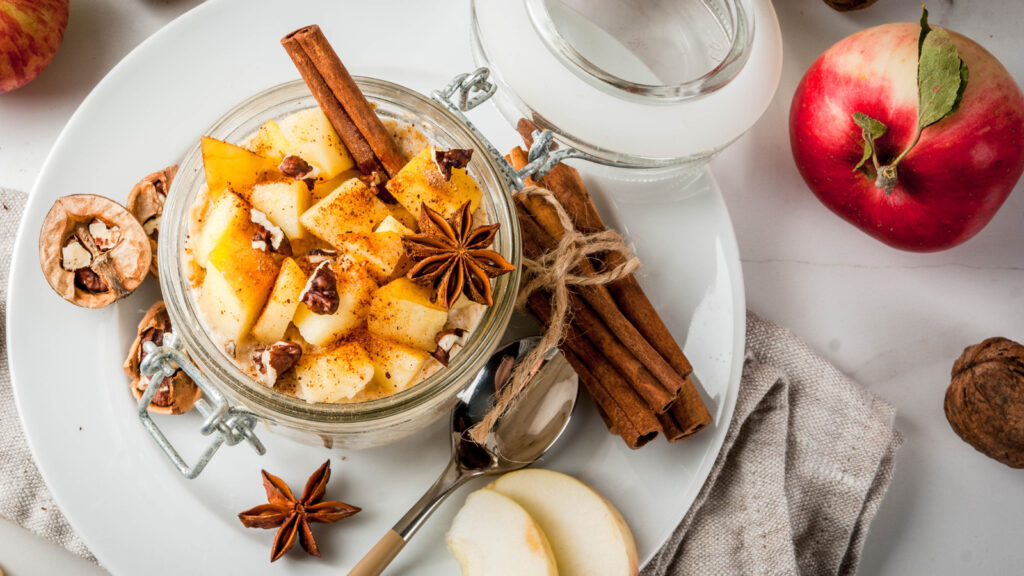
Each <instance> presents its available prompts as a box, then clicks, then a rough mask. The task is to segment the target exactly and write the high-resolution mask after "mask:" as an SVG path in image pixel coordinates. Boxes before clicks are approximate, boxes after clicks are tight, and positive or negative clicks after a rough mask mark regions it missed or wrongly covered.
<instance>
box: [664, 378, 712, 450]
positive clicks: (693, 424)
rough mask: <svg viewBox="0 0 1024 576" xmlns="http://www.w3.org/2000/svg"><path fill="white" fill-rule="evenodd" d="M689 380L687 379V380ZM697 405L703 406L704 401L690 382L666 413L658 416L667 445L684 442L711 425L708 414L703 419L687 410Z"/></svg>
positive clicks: (698, 413)
mask: <svg viewBox="0 0 1024 576" xmlns="http://www.w3.org/2000/svg"><path fill="white" fill-rule="evenodd" d="M689 379H690V378H689V377H687V380H689ZM697 405H699V406H704V400H703V399H702V398H701V397H700V395H699V394H698V393H697V388H696V386H694V385H693V383H692V382H691V383H690V385H689V386H686V387H684V388H683V390H682V392H680V396H679V398H678V399H677V400H676V402H675V403H674V404H672V407H671V408H669V410H668V412H665V413H664V414H658V422H660V423H661V428H662V430H664V432H665V439H666V440H668V441H669V443H675V442H679V441H680V440H686V439H687V438H689V437H690V436H693V435H694V434H696V433H697V432H700V431H701V430H702V429H704V427H705V426H707V425H708V424H710V423H711V415H710V414H708V415H707V417H704V416H703V415H702V414H701V412H700V411H697V410H693V409H692V408H688V407H692V406H697ZM705 411H706V410H705Z"/></svg>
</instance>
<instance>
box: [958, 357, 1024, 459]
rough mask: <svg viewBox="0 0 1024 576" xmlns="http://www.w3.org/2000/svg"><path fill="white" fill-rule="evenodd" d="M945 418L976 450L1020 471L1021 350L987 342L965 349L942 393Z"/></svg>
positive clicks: (1023, 417)
mask: <svg viewBox="0 0 1024 576" xmlns="http://www.w3.org/2000/svg"><path fill="white" fill-rule="evenodd" d="M945 410H946V419H947V420H949V424H950V426H952V427H953V431H954V432H956V433H957V435H959V436H960V437H961V438H962V439H963V440H964V441H965V442H967V443H968V444H970V445H971V446H974V448H975V449H977V450H978V451H979V452H981V453H983V454H985V455H986V456H989V457H990V458H994V459H996V460H998V461H1000V462H1002V463H1003V464H1006V465H1007V466H1010V467H1013V468H1024V346H1021V345H1020V344H1018V343H1016V342H1014V341H1012V340H1008V339H1006V338H989V339H988V340H985V341H984V342H982V343H981V344H976V345H974V346H971V347H969V348H967V349H966V350H964V352H963V354H961V356H960V358H959V359H957V361H956V363H955V364H954V365H953V379H952V382H951V383H950V385H949V388H948V389H947V390H946V402H945Z"/></svg>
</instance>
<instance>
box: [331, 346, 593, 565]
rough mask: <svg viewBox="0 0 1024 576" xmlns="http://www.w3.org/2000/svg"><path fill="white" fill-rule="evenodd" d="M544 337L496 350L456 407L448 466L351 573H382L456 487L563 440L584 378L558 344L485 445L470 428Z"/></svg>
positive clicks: (519, 463)
mask: <svg viewBox="0 0 1024 576" xmlns="http://www.w3.org/2000/svg"><path fill="white" fill-rule="evenodd" d="M539 341H540V339H539V338H536V337H533V338H523V339H521V340H516V341H514V342H512V343H511V344H508V345H506V346H504V347H503V348H501V349H500V350H498V351H497V352H495V353H494V355H493V356H491V358H490V359H489V360H488V361H487V364H486V365H485V366H484V368H483V369H482V370H481V371H480V373H479V374H477V375H476V377H475V378H474V379H473V382H472V383H471V384H470V385H469V386H468V387H467V388H466V389H465V390H463V391H462V393H461V394H460V395H459V403H458V404H456V405H455V407H454V408H453V409H452V422H451V440H452V456H451V460H450V461H449V462H448V467H447V468H445V471H444V472H443V473H442V474H441V476H440V477H439V478H438V479H437V481H436V482H434V485H433V486H431V488H430V490H427V493H426V494H424V495H423V497H422V498H420V500H419V502H417V503H416V504H415V505H413V507H412V508H411V509H410V510H409V512H408V513H406V515H405V516H403V517H402V519H401V520H399V521H398V523H397V524H395V526H394V527H393V528H392V529H391V530H390V531H389V532H388V533H387V534H385V535H384V537H383V538H381V539H380V541H379V542H377V544H376V545H374V547H373V548H372V549H370V551H369V552H368V553H367V554H366V556H364V557H363V559H362V560H360V561H359V563H358V564H356V566H355V568H353V569H352V570H351V571H350V572H349V573H348V576H377V575H379V574H380V573H381V572H383V571H384V568H386V567H387V566H388V564H390V563H391V561H392V560H393V559H394V558H395V556H397V555H398V553H399V552H400V551H401V550H402V548H403V547H404V546H405V543H406V542H408V541H409V539H410V538H412V536H413V534H415V533H416V531H417V530H418V529H419V528H420V526H422V525H423V523H424V522H425V521H426V520H427V518H428V517H429V516H430V514H431V513H433V512H434V510H435V509H436V508H437V506H438V505H439V504H440V503H441V502H442V501H443V500H444V499H445V498H446V497H447V496H448V495H449V494H451V493H452V492H453V491H454V490H455V489H456V488H458V487H459V486H461V485H462V484H464V483H465V482H466V481H468V480H470V479H472V478H476V477H478V476H484V475H490V474H502V473H505V472H511V471H513V470H518V469H520V468H524V467H526V466H528V465H529V464H531V463H533V462H534V461H535V460H536V459H537V458H540V457H541V456H542V455H543V454H544V453H545V452H546V451H547V450H548V448H550V447H551V445H552V444H554V443H555V441H556V440H558V438H559V436H561V435H562V431H563V430H565V427H566V425H567V424H568V423H569V418H570V416H572V409H573V406H575V405H576V395H577V392H578V390H579V384H578V383H577V381H576V379H575V378H573V377H572V376H573V372H572V369H571V368H570V367H569V365H568V363H566V361H565V359H563V358H562V356H561V355H560V354H558V350H556V349H553V350H551V351H550V352H549V353H548V354H547V356H546V357H545V359H544V363H543V364H542V365H541V368H540V369H539V370H538V371H537V373H536V374H535V375H534V377H533V380H534V381H532V382H531V385H530V388H528V389H527V391H526V392H525V393H524V394H523V395H522V396H521V397H520V398H519V400H518V401H517V402H516V404H515V405H513V407H512V408H511V409H509V411H508V412H506V413H505V415H504V416H502V417H501V419H500V420H498V422H497V424H495V426H494V429H493V431H492V432H491V433H490V434H489V435H488V437H487V441H486V442H485V443H484V445H483V446H480V445H478V444H476V443H475V442H473V441H472V440H470V439H469V438H467V437H466V434H465V433H466V431H467V430H469V429H470V428H472V427H473V425H474V424H476V423H477V422H479V421H480V420H482V419H483V418H484V416H485V415H486V414H487V412H488V411H489V410H490V409H491V406H492V400H493V396H494V390H495V382H501V383H504V382H505V380H506V379H507V377H508V374H509V373H510V372H511V370H512V367H513V365H514V364H515V362H516V361H518V360H520V359H522V358H523V357H524V356H525V355H526V354H527V353H529V352H530V350H532V349H533V347H534V346H536V345H537V343H538V342H539Z"/></svg>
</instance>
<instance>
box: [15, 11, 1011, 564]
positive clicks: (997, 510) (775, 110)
mask: <svg viewBox="0 0 1024 576" xmlns="http://www.w3.org/2000/svg"><path fill="white" fill-rule="evenodd" d="M197 3H198V1H197V0H72V11H71V22H70V25H69V28H68V33H67V37H66V40H65V43H64V45H63V47H62V48H61V51H60V53H59V54H58V56H57V58H56V60H55V61H54V63H53V64H52V65H51V66H50V68H49V69H48V70H47V71H46V72H44V74H43V75H42V76H41V77H40V78H39V79H37V80H36V81H35V82H33V83H32V84H30V85H28V86H26V87H24V88H22V89H20V90H18V91H15V92H13V93H10V94H5V95H0V186H4V187H12V188H18V189H22V190H29V189H30V188H31V185H32V182H33V180H34V179H35V177H36V174H37V173H38V171H39V169H40V166H41V165H42V163H43V161H44V159H45V157H46V154H47V152H48V150H49V148H50V146H51V145H52V144H53V141H54V139H55V138H56V137H57V135H58V134H59V132H60V130H61V128H62V127H63V125H64V123H65V122H66V121H67V119H68V117H69V116H70V115H71V113H72V112H73V111H74V109H75V107H76V106H77V105H78V103H79V102H81V100H82V99H83V98H84V97H85V96H86V95H87V94H88V92H89V90H91V88H92V87H93V85H94V84H95V83H96V82H97V81H99V79H100V78H101V77H102V76H103V75H104V74H105V73H106V71H107V70H109V69H110V68H111V67H112V66H113V65H114V64H115V63H117V61H118V60H119V59H120V58H121V57H122V56H123V55H124V54H126V53H127V52H128V51H129V50H131V48H132V47H134V46H135V45H136V44H138V43H139V42H140V41H142V40H143V39H144V38H145V37H147V36H148V35H149V34H152V33H153V32H154V31H156V30H157V29H158V28H159V27H160V26H162V25H163V24H164V23H166V22H168V21H169V20H170V19H172V18H173V17H175V16H176V15H178V14H180V13H182V12H184V11H186V10H187V9H189V8H190V7H192V6H194V5H195V4H197ZM776 9H777V10H778V12H779V17H780V20H781V22H782V29H783V34H784V36H785V42H786V47H785V50H786V64H785V68H784V71H783V78H782V84H781V86H780V88H779V92H778V94H777V96H776V99H775V101H774V103H773V105H772V107H771V108H770V109H769V111H768V113H767V114H766V116H765V117H764V118H763V119H762V120H761V122H760V123H759V124H758V125H757V126H756V127H755V128H754V130H753V131H752V132H751V133H750V134H748V135H747V136H745V137H744V138H743V139H742V140H741V141H739V142H738V143H737V144H736V145H735V146H734V147H732V148H731V149H729V150H727V151H726V152H725V153H724V154H723V155H722V156H721V157H720V158H719V159H717V160H716V161H715V162H714V167H715V168H716V175H717V177H718V179H719V182H720V184H721V186H722V189H723V190H724V193H725V197H726V201H727V203H728V205H729V208H730V211H731V213H732V216H733V219H734V222H735V226H736V230H737V235H738V238H739V245H740V250H741V253H742V255H743V262H744V273H745V281H746V289H747V301H748V303H749V305H750V307H751V308H752V309H754V310H756V311H758V312H759V313H760V314H762V315H763V316H766V317H768V318H770V319H772V320H775V321H777V322H779V323H781V324H783V325H786V326H788V327H790V328H791V329H793V330H794V331H795V332H797V333H798V334H800V335H801V336H803V337H804V338H806V339H807V340H808V341H809V342H810V343H811V344H812V345H813V346H814V347H816V348H817V349H819V350H821V351H822V352H823V353H824V354H825V355H827V356H828V357H829V358H830V359H831V360H832V361H833V362H835V363H836V364H837V365H838V366H839V367H840V368H841V369H843V370H844V371H846V372H847V373H849V374H850V375H851V376H853V377H854V378H856V379H858V380H859V381H861V382H862V383H864V384H865V385H866V386H868V387H869V388H871V389H872V390H874V391H875V392H877V393H879V394H881V395H883V396H885V397H886V398H888V399H890V400H891V401H892V402H893V403H895V404H896V406H897V408H898V409H899V415H898V420H899V427H900V428H901V429H902V430H903V432H904V434H905V435H906V443H905V445H904V446H903V448H902V449H901V451H900V453H899V455H898V458H897V468H896V477H895V479H894V481H893V484H892V487H891V489H890V492H889V495H888V496H887V498H886V499H885V501H884V502H883V504H882V508H881V510H880V512H879V514H878V516H877V518H876V520H875V523H874V525H873V527H872V530H871V533H870V535H869V537H868V542H867V546H866V549H865V551H864V557H863V561H862V564H861V572H862V573H865V574H900V575H908V574H964V573H986V574H1007V573H1017V572H1019V570H1020V566H1022V565H1024V547H1021V546H1020V545H1019V528H1020V526H1021V520H1022V519H1024V512H1022V511H1024V491H1022V490H1020V483H1021V479H1022V476H1021V474H1024V472H1017V471H1014V470H1011V469H1009V468H1007V467H1005V466H1003V465H1001V464H998V463H996V462H994V461H992V460H988V459H986V458H984V457H982V456H980V455H979V454H978V453H976V452H975V451H974V450H973V449H972V448H970V447H969V446H967V445H966V444H964V443H962V442H961V441H960V440H959V439H958V438H957V437H956V436H955V435H954V434H953V433H952V431H951V430H950V429H949V426H948V425H947V423H946V421H945V418H944V416H943V414H942V399H943V394H944V391H945V388H946V385H947V384H948V381H949V370H950V367H951V366H952V363H953V360H954V359H955V358H956V357H957V355H959V353H960V351H961V350H962V349H963V348H964V347H965V346H967V345H970V344H973V343H975V342H978V341H980V340H982V339H984V338H986V337H989V336H995V335H1003V336H1007V337H1011V338H1014V339H1016V340H1024V307H1022V304H1024V250H1022V249H1021V248H1024V191H1022V190H1020V189H1021V188H1024V185H1019V186H1018V190H1017V191H1016V192H1015V194H1013V195H1012V196H1011V197H1010V199H1009V200H1008V201H1007V203H1006V205H1005V206H1004V207H1003V209H1002V210H1001V211H1000V213H999V214H998V215H997V216H996V217H995V219H994V220H993V221H992V223H991V224H990V225H989V226H988V228H986V229H985V230H984V231H983V232H982V233H981V234H979V235H978V236H977V237H976V238H974V239H973V240H971V241H970V242H968V243H967V244H966V245H964V246H961V247H959V248H956V249H953V250H950V251H948V252H943V253H940V254H933V255H915V254H909V253H902V252H898V251H895V250H892V249H890V248H887V247H885V246H883V245H882V244H879V243H878V242H876V241H874V240H872V239H870V238H868V237H867V236H866V235H864V234H862V233H860V232H859V231H857V230H855V229H853V228H852V227H850V226H849V225H847V224H845V223H843V222H842V221H840V220H839V219H838V218H836V217H835V216H833V215H832V214H831V213H829V212H828V211H827V210H826V209H825V208H824V207H823V206H822V205H821V204H819V203H818V202H817V200H815V199H814V197H813V195H812V194H811V193H810V192H809V191H808V190H807V188H806V187H805V185H804V183H803V182H802V180H801V179H800V177H799V175H798V174H797V172H796V170H795V168H794V167H793V164H792V159H791V157H790V153H789V147H788V136H787V133H788V132H787V125H786V121H787V115H788V108H789V100H790V98H791V96H792V94H793V91H794V89H795V87H796V84H797V82H798V81H799V79H800V76H801V74H802V73H803V71H804V69H805V68H806V67H807V66H808V65H809V64H810V63H811V62H812V61H813V60H814V58H815V57H817V55H818V54H819V53H820V52H821V51H823V50H824V49H825V48H827V47H828V46H829V45H831V44H832V43H833V42H835V41H837V40H839V39H840V38H842V37H844V36H846V35H847V34H850V33H852V32H854V31H856V30H858V29H860V28H862V27H865V26H869V25H874V24H880V23H884V22H889V21H895V20H917V18H918V16H919V4H918V3H917V2H910V1H907V0H879V2H878V4H876V5H875V6H873V7H871V8H869V9H867V10H864V11H862V12H859V13H854V14H839V13H836V12H833V11H832V10H831V9H830V8H828V7H827V6H825V5H824V4H823V3H821V2H819V1H818V0H776ZM929 9H930V10H931V13H932V22H933V23H935V24H939V25H943V26H948V27H950V28H953V29H955V30H957V31H959V32H961V33H964V34H967V35H968V36H971V37H973V38H975V39H976V40H978V41H979V42H981V43H982V44H983V45H984V46H985V47H986V48H988V49H989V50H990V51H991V52H992V53H994V54H995V55H996V56H997V57H998V58H999V59H1000V60H1002V62H1003V63H1004V64H1005V65H1006V67H1007V68H1008V69H1009V70H1010V71H1011V73H1012V74H1013V75H1014V77H1015V78H1017V79H1018V82H1022V81H1024V50H1022V48H1024V38H1022V37H1021V36H1020V22H1021V19H1022V18H1024V4H1020V3H1019V2H1018V1H1017V0H988V1H986V2H973V3H968V2H965V1H964V0H935V1H933V2H932V3H931V4H930V5H929ZM169 81H170V79H169ZM155 89H158V87H157V88H155ZM751 158H753V159H755V160H753V161H751V160H750V159H751ZM69 192H72V191H69ZM6 417H10V415H6ZM0 566H2V567H3V568H4V569H5V570H6V571H7V573H8V574H12V575H15V576H17V575H27V574H48V573H80V574H92V573H96V572H97V570H95V569H92V571H89V570H90V569H91V568H92V567H91V566H86V565H85V564H84V563H82V562H79V561H77V560H76V559H75V558H73V557H71V556H70V554H67V553H64V552H62V551H60V550H58V549H56V548H55V547H54V546H52V545H49V544H47V543H45V542H43V541H42V540H40V539H38V538H35V537H34V536H31V535H30V534H28V533H27V532H24V531H22V530H20V529H18V528H16V527H15V526H13V525H11V524H9V523H6V522H2V521H0Z"/></svg>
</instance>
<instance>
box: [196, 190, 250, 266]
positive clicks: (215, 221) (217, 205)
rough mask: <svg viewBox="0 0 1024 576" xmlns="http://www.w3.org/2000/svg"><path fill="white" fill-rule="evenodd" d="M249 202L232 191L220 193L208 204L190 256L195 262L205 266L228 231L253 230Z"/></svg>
mask: <svg viewBox="0 0 1024 576" xmlns="http://www.w3.org/2000/svg"><path fill="white" fill-rule="evenodd" d="M249 210H250V206H249V203H248V202H246V201H245V200H243V199H241V198H240V197H239V196H238V195H237V194H235V193H233V192H227V193H225V194H221V195H220V196H218V197H217V199H216V200H214V201H213V204H211V205H210V208H209V210H208V211H207V213H206V216H204V217H203V220H202V223H201V224H202V229H201V231H200V235H199V238H198V239H197V240H196V244H195V248H194V249H193V254H192V256H193V257H194V258H195V259H196V262H197V263H198V264H199V265H200V266H203V267H206V266H207V265H208V264H209V261H210V252H211V251H212V250H213V248H214V247H215V246H216V245H217V243H219V242H220V241H221V239H222V238H224V236H225V235H227V234H228V233H229V232H237V231H248V232H249V234H250V237H251V233H252V231H253V228H252V220H251V219H250V213H249Z"/></svg>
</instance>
